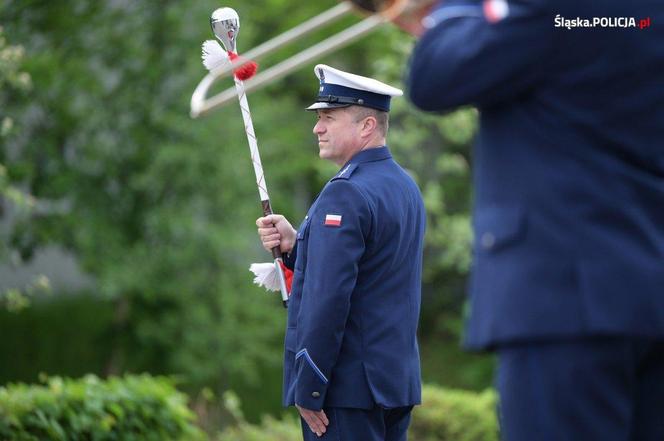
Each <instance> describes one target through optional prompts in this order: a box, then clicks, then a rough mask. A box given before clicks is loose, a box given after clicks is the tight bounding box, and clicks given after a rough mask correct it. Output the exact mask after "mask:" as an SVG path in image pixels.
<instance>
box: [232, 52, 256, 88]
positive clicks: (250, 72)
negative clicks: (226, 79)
mask: <svg viewBox="0 0 664 441" xmlns="http://www.w3.org/2000/svg"><path fill="white" fill-rule="evenodd" d="M228 57H229V58H230V59H231V62H233V61H235V60H238V59H240V60H241V58H240V56H239V55H238V54H236V53H235V52H231V51H228ZM257 70H258V64H256V62H255V61H249V62H248V63H246V64H245V65H243V66H242V67H238V68H237V69H235V70H234V71H233V73H234V74H235V77H236V78H237V79H238V80H242V81H246V80H248V79H249V78H251V77H253V76H254V75H255V74H256V71H257Z"/></svg>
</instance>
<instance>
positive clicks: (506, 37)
mask: <svg viewBox="0 0 664 441" xmlns="http://www.w3.org/2000/svg"><path fill="white" fill-rule="evenodd" d="M546 3H547V1H546V0H484V1H479V0H476V1H472V0H465V1H459V0H457V1H451V0H448V1H443V2H442V3H441V4H440V5H439V6H438V7H437V8H435V9H434V11H433V12H432V13H431V14H430V15H429V17H427V18H426V19H425V21H424V23H427V22H428V23H429V25H430V26H431V27H430V29H429V30H428V31H427V32H425V33H424V35H423V36H422V38H421V39H420V41H419V42H418V43H417V45H416V47H415V49H414V51H413V54H412V56H411V59H410V65H409V69H408V77H407V80H406V82H407V88H408V94H409V97H410V99H411V101H412V102H413V103H414V104H415V105H416V106H417V107H419V108H420V109H422V110H427V111H446V110H451V109H453V108H455V107H458V106H461V105H466V104H473V105H476V106H478V107H486V106H491V105H495V104H500V103H502V102H504V101H506V100H508V99H511V98H513V97H515V96H517V95H519V94H521V93H524V92H526V91H527V90H528V89H529V88H531V87H532V86H533V85H535V84H536V83H537V82H538V81H540V80H541V79H542V77H543V75H544V74H545V72H546V61H547V54H548V53H549V51H550V47H551V46H552V40H553V37H554V31H555V27H554V17H553V16H552V14H551V12H550V11H547V4H546Z"/></svg>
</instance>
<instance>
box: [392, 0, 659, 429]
mask: <svg viewBox="0 0 664 441" xmlns="http://www.w3.org/2000/svg"><path fill="white" fill-rule="evenodd" d="M421 24H422V25H423V26H422V27H420V28H419V29H417V28H418V26H419V25H420V23H414V22H411V23H410V30H411V31H413V30H415V33H416V34H417V33H420V34H421V37H420V39H419V41H418V42H417V45H416V47H415V49H414V51H413V54H412V57H411V60H410V66H409V77H408V80H407V83H408V94H409V95H410V99H411V100H412V102H413V103H414V104H415V105H416V106H417V107H419V108H420V109H422V110H425V111H435V112H445V111H449V110H451V109H454V108H456V107H458V106H461V105H473V106H476V107H477V108H478V109H479V118H480V129H479V134H478V136H477V140H476V143H475V147H474V151H473V165H474V192H475V200H474V216H473V228H474V234H475V243H474V248H473V259H474V263H473V265H472V270H471V277H470V284H469V290H470V317H469V321H468V328H467V333H466V336H465V339H466V341H465V343H466V345H467V346H468V347H469V348H471V349H480V350H485V349H489V350H495V351H496V352H497V354H498V368H497V387H498V391H499V395H500V406H499V412H500V414H499V416H500V420H501V428H502V432H503V435H504V438H505V439H506V440H509V441H534V440H538V441H541V440H544V441H546V440H566V441H573V440H583V441H592V440H598V441H599V440H601V441H613V440H615V441H627V440H631V441H637V440H638V441H650V440H652V441H661V440H664V2H662V1H661V0H633V1H629V2H626V1H618V0H604V1H598V2H579V1H571V0H559V1H553V0H513V1H512V0H510V1H505V0H485V1H455V0H448V1H443V2H440V3H439V4H437V5H436V6H434V7H433V8H432V9H430V10H428V11H427V12H426V16H425V17H424V18H423V20H422V21H421ZM404 27H407V26H404Z"/></svg>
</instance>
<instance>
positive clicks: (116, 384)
mask: <svg viewBox="0 0 664 441" xmlns="http://www.w3.org/2000/svg"><path fill="white" fill-rule="evenodd" d="M45 381H46V383H45V384H44V385H38V386H34V385H25V384H11V385H9V386H7V387H3V388H0V438H2V439H3V440H7V441H19V440H20V441H31V440H35V441H37V440H53V441H56V440H62V441H64V440H97V441H111V440H127V441H130V440H135V441H149V440H154V441H168V440H173V441H175V440H182V441H185V440H186V441H195V440H205V439H206V437H205V435H204V434H203V433H202V432H201V431H200V430H199V429H197V428H196V426H195V425H194V415H193V414H192V412H191V411H190V410H189V408H188V407H187V405H186V397H185V396H184V395H183V394H181V393H179V392H178V391H177V390H175V388H174V387H173V383H172V381H171V380H168V379H165V378H152V377H149V376H145V375H144V376H125V377H124V378H111V379H109V380H107V381H101V380H99V379H98V378H97V377H95V376H92V375H89V376H86V377H85V378H83V379H81V380H71V379H62V378H59V377H53V378H48V379H45Z"/></svg>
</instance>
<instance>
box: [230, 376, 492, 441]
mask: <svg viewBox="0 0 664 441" xmlns="http://www.w3.org/2000/svg"><path fill="white" fill-rule="evenodd" d="M227 406H228V404H227ZM232 407H233V403H230V408H232ZM495 409H496V393H495V392H494V391H493V390H491V389H487V390H485V391H483V392H480V393H476V392H468V391H463V390H455V389H443V388H438V387H435V386H425V387H424V389H423V391H422V405H421V406H417V407H416V408H415V409H414V410H413V417H412V421H411V425H410V429H409V432H408V439H409V440H411V441H498V423H497V421H496V416H495ZM301 437H302V435H301V429H300V422H299V419H298V418H294V412H293V414H291V415H288V416H287V417H286V418H284V419H282V420H277V419H274V418H273V417H266V418H264V419H263V421H262V422H261V423H260V424H257V425H252V424H249V423H247V422H246V421H244V420H243V419H242V416H241V414H240V415H238V416H237V424H235V425H233V426H231V427H229V428H227V429H226V430H225V431H224V432H222V433H221V434H220V436H219V438H217V439H218V441H297V440H300V439H301Z"/></svg>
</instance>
